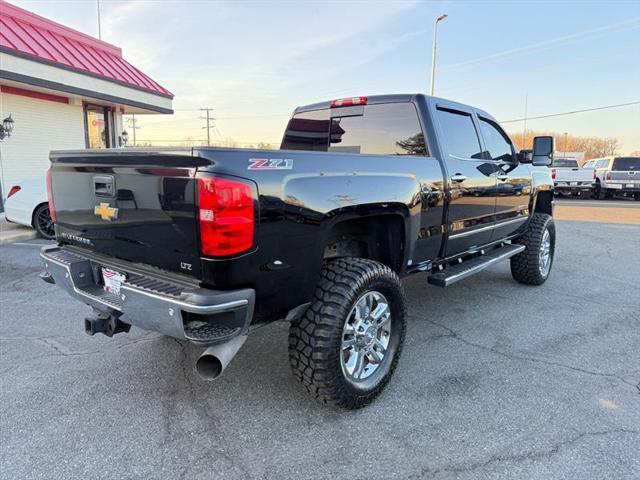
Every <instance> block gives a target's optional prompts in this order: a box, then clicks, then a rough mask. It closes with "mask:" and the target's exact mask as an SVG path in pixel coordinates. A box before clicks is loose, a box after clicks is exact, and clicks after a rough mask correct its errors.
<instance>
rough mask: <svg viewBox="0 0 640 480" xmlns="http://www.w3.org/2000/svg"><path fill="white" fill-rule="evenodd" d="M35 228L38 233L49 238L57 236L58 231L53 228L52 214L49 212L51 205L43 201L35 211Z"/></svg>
mask: <svg viewBox="0 0 640 480" xmlns="http://www.w3.org/2000/svg"><path fill="white" fill-rule="evenodd" d="M33 228H35V229H36V232H38V235H40V236H41V237H42V238H46V239H47V240H51V239H53V238H55V236H56V233H55V231H54V229H53V222H52V221H51V214H50V213H49V205H48V204H46V203H43V204H42V205H38V207H37V208H36V209H35V210H34V212H33Z"/></svg>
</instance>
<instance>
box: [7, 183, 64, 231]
mask: <svg viewBox="0 0 640 480" xmlns="http://www.w3.org/2000/svg"><path fill="white" fill-rule="evenodd" d="M4 212H5V218H6V219H7V221H9V222H13V223H19V224H20V225H26V226H28V227H33V228H35V229H36V231H37V232H38V235H40V236H41V237H43V238H46V239H52V238H54V236H55V233H54V231H53V222H51V215H49V202H48V199H47V187H46V184H45V179H44V177H43V178H42V179H40V178H34V179H29V180H25V181H24V182H21V183H20V184H18V185H13V186H12V187H10V188H9V191H8V193H7V199H6V200H5V202H4Z"/></svg>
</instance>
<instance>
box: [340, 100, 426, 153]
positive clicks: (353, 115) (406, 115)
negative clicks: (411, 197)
mask: <svg viewBox="0 0 640 480" xmlns="http://www.w3.org/2000/svg"><path fill="white" fill-rule="evenodd" d="M331 115H332V118H331V136H330V139H331V143H330V145H329V151H330V152H345V153H363V154H374V155H427V147H426V144H425V141H424V134H423V133H422V128H421V127H420V122H419V121H418V112H417V111H416V108H415V106H414V105H413V104H412V103H384V104H379V105H367V106H365V107H364V109H362V108H354V109H352V108H351V107H345V108H334V109H332V110H331Z"/></svg>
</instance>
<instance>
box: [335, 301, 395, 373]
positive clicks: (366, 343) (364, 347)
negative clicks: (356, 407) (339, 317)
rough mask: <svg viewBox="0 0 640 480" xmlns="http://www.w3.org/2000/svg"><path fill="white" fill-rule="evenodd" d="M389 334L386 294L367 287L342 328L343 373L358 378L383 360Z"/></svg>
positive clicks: (370, 371)
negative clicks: (369, 289)
mask: <svg viewBox="0 0 640 480" xmlns="http://www.w3.org/2000/svg"><path fill="white" fill-rule="evenodd" d="M390 338H391V309H390V308H389V302H388V301H387V299H386V297H385V296H384V295H382V294H381V293H380V292H376V291H370V292H366V293H365V294H364V295H362V296H361V297H360V298H359V299H358V300H357V301H356V303H355V305H354V306H353V308H352V309H351V312H349V316H348V317H347V321H346V322H345V324H344V328H343V330H342V344H341V347H340V365H341V367H342V371H343V373H344V374H345V376H346V377H347V378H348V379H349V380H351V381H353V382H360V381H362V380H364V379H366V378H369V377H370V376H371V375H373V373H374V372H375V371H376V370H377V369H378V367H379V366H380V365H381V364H382V361H383V360H384V357H385V355H386V353H387V348H388V347H389V339H390Z"/></svg>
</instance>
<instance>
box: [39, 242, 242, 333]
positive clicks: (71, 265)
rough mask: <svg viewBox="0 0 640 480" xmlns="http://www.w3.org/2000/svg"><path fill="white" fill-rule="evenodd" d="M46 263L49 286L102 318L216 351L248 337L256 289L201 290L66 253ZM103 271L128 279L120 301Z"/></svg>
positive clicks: (50, 253)
mask: <svg viewBox="0 0 640 480" xmlns="http://www.w3.org/2000/svg"><path fill="white" fill-rule="evenodd" d="M40 257H41V258H42V261H43V265H44V270H45V271H44V272H43V274H42V278H43V280H45V281H48V282H50V283H52V282H55V283H56V284H57V285H58V286H60V287H62V288H63V289H65V290H66V291H67V292H68V293H69V294H70V295H71V296H72V297H75V298H77V299H78V300H80V301H81V302H83V303H85V304H87V305H89V306H91V307H93V308H94V309H95V310H97V311H98V312H100V313H103V314H106V315H109V316H114V317H116V318H118V319H119V320H120V321H122V322H124V323H128V324H130V325H134V326H137V327H140V328H142V329H145V330H151V331H156V332H159V333H162V334H164V335H169V336H171V337H176V338H184V339H187V340H191V341H192V342H194V343H197V344H200V345H212V344H216V343H221V342H225V341H228V340H230V339H231V338H233V337H236V336H237V335H240V334H242V333H246V331H247V329H248V327H249V323H250V322H251V318H252V316H253V307H254V302H255V292H254V290H252V289H241V290H233V291H219V290H210V289H206V288H200V287H199V286H197V285H196V284H193V283H190V282H182V281H177V280H174V279H166V278H164V277H160V276H158V275H150V274H148V273H147V272H140V271H136V269H135V267H133V266H127V265H126V264H124V265H123V262H120V261H117V262H114V263H116V264H113V263H110V262H108V261H104V260H103V259H102V258H98V257H93V256H92V255H91V254H87V253H83V252H80V251H78V250H77V249H73V250H71V249H68V248H66V247H58V246H47V247H44V248H43V249H42V251H41V253H40ZM102 267H107V268H109V269H112V270H115V271H118V272H121V273H124V274H125V275H126V280H125V281H124V282H123V283H122V285H121V287H120V292H119V294H118V295H114V294H113V293H111V292H107V291H106V290H105V289H104V288H103V286H102Z"/></svg>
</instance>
